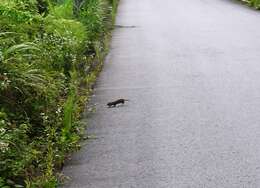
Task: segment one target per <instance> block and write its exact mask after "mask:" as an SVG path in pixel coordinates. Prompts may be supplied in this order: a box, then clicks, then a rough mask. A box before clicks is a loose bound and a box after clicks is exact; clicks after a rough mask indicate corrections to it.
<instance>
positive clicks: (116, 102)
mask: <svg viewBox="0 0 260 188" xmlns="http://www.w3.org/2000/svg"><path fill="white" fill-rule="evenodd" d="M125 101H129V100H127V99H118V100H116V101H113V102H109V103H107V106H108V107H109V108H110V107H116V105H117V104H124V103H125Z"/></svg>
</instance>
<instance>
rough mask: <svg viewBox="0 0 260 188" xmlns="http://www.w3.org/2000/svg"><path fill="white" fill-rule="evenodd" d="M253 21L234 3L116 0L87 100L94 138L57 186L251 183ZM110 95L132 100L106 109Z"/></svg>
mask: <svg viewBox="0 0 260 188" xmlns="http://www.w3.org/2000/svg"><path fill="white" fill-rule="evenodd" d="M259 20H260V12H257V11H254V10H251V9H249V8H247V7H245V6H243V5H240V4H237V1H230V0H164V1H162V0H121V3H120V6H119V12H118V17H117V25H118V27H117V29H115V31H114V33H113V40H112V44H111V51H110V54H109V55H108V57H107V62H106V64H105V66H104V70H103V72H102V73H101V75H100V78H99V79H98V82H97V87H96V89H95V96H94V97H93V99H92V103H93V104H94V103H97V107H96V112H95V113H93V114H92V115H91V116H90V120H89V127H88V133H89V134H91V135H95V136H96V137H97V139H93V140H90V141H88V143H87V144H86V146H84V147H83V148H82V150H81V151H79V152H77V153H76V154H75V155H73V157H72V159H71V160H70V161H69V162H68V164H67V165H66V166H65V168H64V171H63V172H64V174H66V175H68V176H70V177H71V181H70V182H68V183H67V184H66V186H64V187H65V188H259V187H260V22H259ZM123 26H127V27H123ZM129 26H135V27H129ZM118 98H127V99H130V102H128V103H127V104H126V105H124V106H121V107H117V108H106V106H105V105H106V103H107V102H108V101H111V100H113V99H118Z"/></svg>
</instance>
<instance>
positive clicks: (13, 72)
mask: <svg viewBox="0 0 260 188" xmlns="http://www.w3.org/2000/svg"><path fill="white" fill-rule="evenodd" d="M73 2H74V1H72V0H59V1H57V0H38V1H36V0H19V1H18V0H3V1H1V3H0V104H1V106H0V159H1V160H0V187H5V188H8V187H26V188H34V187H35V188H38V187H48V188H53V187H57V186H58V179H57V175H56V172H57V169H60V168H61V167H62V165H63V161H64V159H65V157H66V155H67V154H68V153H69V152H72V151H74V150H77V149H78V148H79V147H80V146H79V140H80V138H81V136H82V134H83V130H84V126H83V125H82V124H81V123H79V121H80V117H81V113H82V112H83V110H84V106H85V103H86V102H87V101H88V97H89V94H90V93H91V86H92V84H93V82H94V81H95V79H96V76H97V74H98V72H99V71H100V70H101V67H102V62H103V60H104V57H105V54H106V52H107V49H108V42H109V38H110V29H111V28H112V27H111V26H112V22H113V17H114V16H115V10H116V8H115V6H116V5H117V3H116V1H115V0H113V1H111V0H88V1H82V2H83V3H81V4H80V5H77V6H76V8H75V6H74V5H73ZM111 7H113V8H111Z"/></svg>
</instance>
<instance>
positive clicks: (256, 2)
mask: <svg viewBox="0 0 260 188" xmlns="http://www.w3.org/2000/svg"><path fill="white" fill-rule="evenodd" d="M242 1H243V2H246V3H248V5H250V6H252V7H254V8H256V9H260V0H242Z"/></svg>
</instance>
